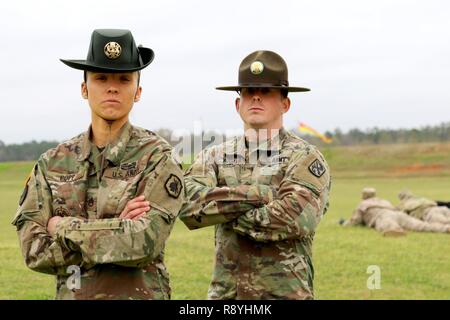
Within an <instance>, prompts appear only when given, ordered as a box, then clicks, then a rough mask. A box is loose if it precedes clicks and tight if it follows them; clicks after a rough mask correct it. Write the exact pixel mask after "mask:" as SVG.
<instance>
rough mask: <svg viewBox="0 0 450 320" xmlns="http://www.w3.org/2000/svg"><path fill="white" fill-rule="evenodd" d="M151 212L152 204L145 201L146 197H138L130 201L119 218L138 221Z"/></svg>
mask: <svg viewBox="0 0 450 320" xmlns="http://www.w3.org/2000/svg"><path fill="white" fill-rule="evenodd" d="M149 210H150V203H149V202H148V201H145V197H144V196H139V197H136V198H134V199H132V200H130V201H128V203H127V205H126V206H125V209H123V211H122V213H121V214H120V216H119V218H121V219H131V220H136V219H139V218H140V217H142V216H143V215H144V214H146V213H147V212H148V211H149Z"/></svg>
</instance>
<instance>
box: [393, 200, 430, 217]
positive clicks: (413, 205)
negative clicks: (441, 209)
mask: <svg viewBox="0 0 450 320" xmlns="http://www.w3.org/2000/svg"><path fill="white" fill-rule="evenodd" d="M436 206H437V202H436V201H433V200H429V199H427V198H419V197H411V198H407V199H404V200H402V201H400V203H399V204H398V205H397V208H398V209H399V210H402V211H404V212H406V213H407V214H409V215H410V216H412V217H415V218H417V219H421V220H423V217H424V216H425V214H426V213H428V210H429V209H430V208H432V207H436Z"/></svg>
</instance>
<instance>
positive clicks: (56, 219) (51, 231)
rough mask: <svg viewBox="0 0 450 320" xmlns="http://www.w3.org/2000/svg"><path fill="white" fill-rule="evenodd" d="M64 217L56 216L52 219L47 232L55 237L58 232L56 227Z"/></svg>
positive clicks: (48, 223)
mask: <svg viewBox="0 0 450 320" xmlns="http://www.w3.org/2000/svg"><path fill="white" fill-rule="evenodd" d="M61 219H62V217H60V216H54V217H51V218H50V219H49V220H48V222H47V232H48V233H49V234H50V235H51V236H52V237H53V236H54V234H55V232H56V225H57V224H58V222H59V220H61Z"/></svg>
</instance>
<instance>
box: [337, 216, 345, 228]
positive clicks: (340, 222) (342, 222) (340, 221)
mask: <svg viewBox="0 0 450 320" xmlns="http://www.w3.org/2000/svg"><path fill="white" fill-rule="evenodd" d="M338 223H339V224H340V225H341V226H342V225H343V224H344V223H345V219H344V218H340V219H339V222H338Z"/></svg>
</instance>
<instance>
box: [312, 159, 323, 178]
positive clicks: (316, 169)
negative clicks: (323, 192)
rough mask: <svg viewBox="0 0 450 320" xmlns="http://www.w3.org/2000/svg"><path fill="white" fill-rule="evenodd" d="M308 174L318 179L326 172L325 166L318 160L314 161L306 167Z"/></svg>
mask: <svg viewBox="0 0 450 320" xmlns="http://www.w3.org/2000/svg"><path fill="white" fill-rule="evenodd" d="M308 169H309V172H311V173H312V174H313V175H315V176H316V177H317V178H320V177H321V176H322V175H323V174H324V173H325V171H326V169H325V166H324V165H323V164H322V162H320V161H319V160H318V159H316V160H314V161H313V162H312V163H311V164H310V165H309V167H308Z"/></svg>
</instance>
